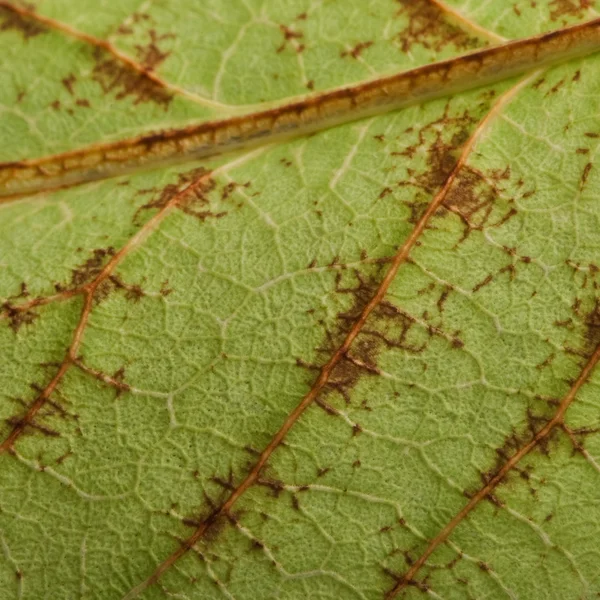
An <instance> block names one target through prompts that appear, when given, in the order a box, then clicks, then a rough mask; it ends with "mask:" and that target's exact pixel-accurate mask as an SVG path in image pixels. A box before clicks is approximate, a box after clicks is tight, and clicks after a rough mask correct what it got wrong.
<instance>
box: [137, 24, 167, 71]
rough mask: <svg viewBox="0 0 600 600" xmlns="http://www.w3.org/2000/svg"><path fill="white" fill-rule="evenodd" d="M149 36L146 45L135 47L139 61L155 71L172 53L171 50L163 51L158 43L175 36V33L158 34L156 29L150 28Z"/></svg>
mask: <svg viewBox="0 0 600 600" xmlns="http://www.w3.org/2000/svg"><path fill="white" fill-rule="evenodd" d="M148 36H149V37H150V40H149V42H148V43H147V44H146V45H145V46H141V45H136V46H135V49H136V55H137V59H138V62H140V63H141V64H142V66H143V67H144V68H145V69H146V70H148V71H153V70H154V69H156V67H158V66H160V65H161V64H162V63H163V62H164V61H165V60H166V59H167V58H168V57H169V55H170V54H171V52H164V51H162V50H161V49H160V48H159V47H158V43H159V42H161V41H163V40H167V39H170V38H174V37H175V35H174V34H172V33H165V34H162V35H158V34H157V33H156V31H155V30H154V29H150V31H148Z"/></svg>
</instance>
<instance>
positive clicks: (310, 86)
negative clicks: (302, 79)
mask: <svg viewBox="0 0 600 600" xmlns="http://www.w3.org/2000/svg"><path fill="white" fill-rule="evenodd" d="M306 87H307V88H308V89H309V90H311V91H312V90H314V89H315V82H314V81H313V80H312V79H311V80H310V81H308V82H307V83H306Z"/></svg>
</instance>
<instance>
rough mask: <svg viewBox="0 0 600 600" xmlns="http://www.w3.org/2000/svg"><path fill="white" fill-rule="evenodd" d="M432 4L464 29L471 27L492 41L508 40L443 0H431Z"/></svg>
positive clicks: (474, 31) (479, 34)
mask: <svg viewBox="0 0 600 600" xmlns="http://www.w3.org/2000/svg"><path fill="white" fill-rule="evenodd" d="M429 1H430V2H431V4H433V5H434V6H436V7H437V8H438V9H439V10H440V11H441V12H442V13H444V14H446V17H447V19H448V20H449V21H454V22H455V23H456V24H457V25H460V26H461V27H462V28H463V29H470V30H471V31H472V32H473V33H475V34H477V35H478V36H480V37H482V38H485V39H487V40H490V41H491V42H496V43H498V42H506V41H507V38H505V37H504V36H502V35H499V34H498V33H496V32H495V31H491V30H490V29H486V28H485V27H482V26H481V25H479V23H475V22H474V21H471V20H470V19H467V17H465V16H464V15H463V14H462V13H460V12H459V11H457V10H456V9H455V8H453V7H451V6H449V5H448V4H446V2H444V1H443V0H429Z"/></svg>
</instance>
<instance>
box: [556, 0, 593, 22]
mask: <svg viewBox="0 0 600 600" xmlns="http://www.w3.org/2000/svg"><path fill="white" fill-rule="evenodd" d="M549 7H550V8H552V10H551V11H550V19H551V20H552V21H558V19H560V18H563V17H576V18H578V19H581V18H582V17H584V16H586V13H587V12H588V10H589V9H590V8H592V0H552V2H550V4H549ZM563 22H564V23H565V24H566V22H567V21H566V20H565V19H564V18H563Z"/></svg>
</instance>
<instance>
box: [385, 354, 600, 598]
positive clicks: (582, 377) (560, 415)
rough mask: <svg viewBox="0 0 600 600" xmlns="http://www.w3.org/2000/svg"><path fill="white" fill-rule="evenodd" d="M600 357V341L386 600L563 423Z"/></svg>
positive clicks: (406, 583) (411, 579) (411, 582)
mask: <svg viewBox="0 0 600 600" xmlns="http://www.w3.org/2000/svg"><path fill="white" fill-rule="evenodd" d="M599 361H600V345H598V346H597V347H596V349H595V351H594V352H593V354H592V355H591V357H590V358H589V359H588V361H587V363H586V364H585V365H584V367H583V369H582V370H581V372H580V373H579V376H578V377H577V379H576V380H575V383H574V384H573V385H572V387H571V389H570V390H569V391H568V393H567V394H566V396H565V397H564V398H563V399H562V400H561V402H560V404H559V406H558V408H557V410H556V412H555V413H554V416H553V417H552V418H551V419H550V420H549V421H548V422H547V423H546V425H545V426H544V427H543V428H542V429H540V430H539V431H538V432H537V433H536V434H535V435H534V436H533V438H532V439H531V440H530V441H529V442H528V443H527V444H525V445H523V446H521V448H520V449H519V450H517V452H515V453H514V454H513V455H512V456H511V457H510V458H509V459H508V460H507V461H506V462H505V463H504V464H503V465H502V467H500V469H498V471H497V472H496V474H495V475H494V476H493V477H492V478H491V479H490V480H489V481H488V482H487V483H486V484H485V485H484V486H483V487H481V488H480V489H479V491H478V492H477V493H476V494H475V495H474V496H473V497H472V498H471V499H470V500H469V502H467V504H465V506H463V508H461V510H460V511H459V512H458V513H457V514H456V515H455V516H454V517H453V518H452V519H451V520H450V521H449V522H448V523H447V524H446V525H445V526H444V527H443V528H442V529H441V530H440V532H439V533H438V534H437V535H436V536H435V537H434V538H433V539H432V540H431V541H430V542H429V544H428V545H427V547H426V548H425V550H424V552H423V553H422V554H421V556H420V557H419V558H418V559H417V560H416V561H415V562H414V563H413V564H412V565H411V567H410V568H409V569H408V571H406V573H405V574H404V575H403V576H402V577H401V578H400V579H399V580H398V581H397V583H396V584H395V585H394V587H393V588H392V589H391V590H390V591H389V592H388V593H387V594H386V596H385V598H386V600H391V599H392V598H395V597H396V596H397V594H398V593H399V592H401V591H402V590H403V589H405V588H406V587H407V586H410V585H414V584H415V579H414V577H415V575H416V574H417V572H418V571H419V570H420V569H421V568H422V567H423V566H424V565H425V563H426V562H427V559H428V558H429V557H430V556H431V555H432V554H433V552H434V551H435V550H436V549H437V548H438V547H439V546H440V545H441V544H443V543H444V542H445V541H446V540H447V539H448V537H450V535H451V534H452V532H453V531H454V530H455V529H456V527H458V525H460V523H462V521H463V520H464V519H465V518H466V517H467V516H468V515H469V514H470V513H471V512H472V511H473V510H474V509H475V508H476V507H477V506H478V505H479V504H480V503H481V502H482V501H483V500H485V499H486V498H488V497H489V496H490V494H492V492H493V491H494V490H495V489H496V487H498V485H499V484H500V483H502V481H503V480H504V478H505V477H506V475H507V474H508V473H509V472H510V471H511V470H512V469H513V468H514V467H515V466H516V465H517V464H518V463H519V462H520V461H521V459H523V458H524V457H525V456H526V455H527V454H529V453H530V452H531V451H532V450H533V449H534V448H536V447H537V446H539V444H540V443H541V442H543V440H545V439H546V438H547V437H548V436H549V435H550V434H551V433H552V431H553V430H554V428H555V427H557V426H561V425H562V424H563V419H564V416H565V413H566V412H567V409H568V408H569V406H570V405H571V403H572V402H573V400H574V399H575V397H576V396H577V393H578V392H579V390H580V388H581V386H582V385H583V384H584V383H585V382H586V381H587V380H588V379H589V377H590V375H591V374H592V371H593V370H594V368H595V367H596V365H597V364H598V362H599Z"/></svg>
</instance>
